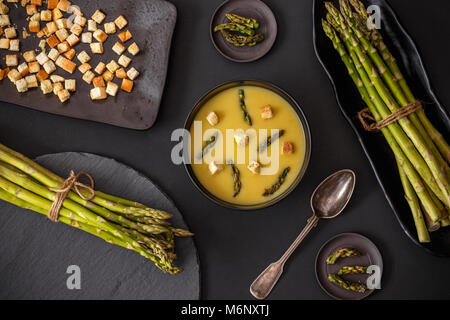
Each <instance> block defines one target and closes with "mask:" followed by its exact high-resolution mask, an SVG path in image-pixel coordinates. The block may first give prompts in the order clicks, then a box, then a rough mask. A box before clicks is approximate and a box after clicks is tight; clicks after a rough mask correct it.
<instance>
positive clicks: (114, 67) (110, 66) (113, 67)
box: [106, 60, 120, 73]
mask: <svg viewBox="0 0 450 320" xmlns="http://www.w3.org/2000/svg"><path fill="white" fill-rule="evenodd" d="M119 68H120V66H119V65H118V64H117V62H115V61H114V60H111V62H110V63H108V64H107V65H106V69H108V70H109V71H110V72H111V73H115V72H116V71H117V70H118V69H119Z"/></svg>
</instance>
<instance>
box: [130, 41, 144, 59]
mask: <svg viewBox="0 0 450 320" xmlns="http://www.w3.org/2000/svg"><path fill="white" fill-rule="evenodd" d="M140 51H141V49H139V46H138V45H137V43H136V42H133V44H132V45H130V46H129V47H128V52H129V53H131V54H132V55H133V56H135V55H137V54H138V53H139V52H140Z"/></svg>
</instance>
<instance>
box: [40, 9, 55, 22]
mask: <svg viewBox="0 0 450 320" xmlns="http://www.w3.org/2000/svg"><path fill="white" fill-rule="evenodd" d="M52 20H53V14H52V12H51V11H50V10H42V11H41V21H52Z"/></svg>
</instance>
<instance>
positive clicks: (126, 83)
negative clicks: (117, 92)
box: [121, 79, 134, 92]
mask: <svg viewBox="0 0 450 320" xmlns="http://www.w3.org/2000/svg"><path fill="white" fill-rule="evenodd" d="M133 86H134V82H133V81H131V80H128V79H123V80H122V86H121V88H122V90H123V91H126V92H131V91H132V90H133Z"/></svg>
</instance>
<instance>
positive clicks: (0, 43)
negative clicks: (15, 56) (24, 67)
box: [0, 38, 10, 50]
mask: <svg viewBox="0 0 450 320" xmlns="http://www.w3.org/2000/svg"><path fill="white" fill-rule="evenodd" d="M9 43H10V40H9V39H5V38H2V39H0V49H6V50H9Z"/></svg>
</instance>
